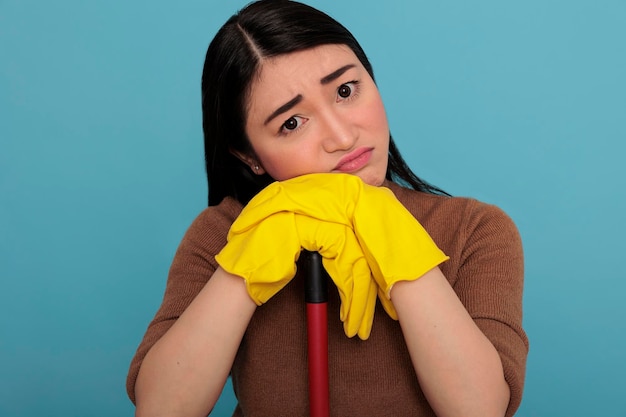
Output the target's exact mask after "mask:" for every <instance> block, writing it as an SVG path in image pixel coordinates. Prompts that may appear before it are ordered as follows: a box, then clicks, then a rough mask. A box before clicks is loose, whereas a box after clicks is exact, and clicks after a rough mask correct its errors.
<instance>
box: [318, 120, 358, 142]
mask: <svg viewBox="0 0 626 417" xmlns="http://www.w3.org/2000/svg"><path fill="white" fill-rule="evenodd" d="M322 124H323V129H324V131H323V135H324V136H323V137H324V141H323V146H324V150H326V151H327V152H334V151H338V150H346V149H350V148H352V147H353V146H354V144H355V142H356V140H357V139H358V130H357V128H356V126H354V124H353V123H352V122H351V121H350V119H349V118H348V117H347V115H345V114H342V113H341V112H337V111H329V112H328V113H326V114H324V115H323V117H322Z"/></svg>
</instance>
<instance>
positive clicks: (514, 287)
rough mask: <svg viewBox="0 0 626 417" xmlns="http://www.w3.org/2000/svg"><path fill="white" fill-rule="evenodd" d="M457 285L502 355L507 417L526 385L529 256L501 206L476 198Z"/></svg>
mask: <svg viewBox="0 0 626 417" xmlns="http://www.w3.org/2000/svg"><path fill="white" fill-rule="evenodd" d="M474 203H475V204H469V205H468V207H467V209H468V210H470V213H467V214H468V216H467V217H466V219H467V223H466V227H465V228H464V230H463V229H462V230H460V232H461V233H466V236H465V239H461V240H465V245H464V247H463V249H462V252H461V254H460V255H461V256H460V260H459V270H458V275H457V280H456V282H455V283H454V289H455V291H456V292H457V294H458V295H459V298H460V299H461V302H462V303H463V305H464V306H465V308H466V309H467V311H468V312H469V314H470V315H471V316H472V318H473V319H474V321H475V322H476V324H477V325H478V327H479V328H480V329H481V330H482V332H483V333H484V334H485V335H486V336H487V337H488V338H489V340H490V341H491V342H492V343H493V345H494V346H495V348H496V350H497V351H498V353H499V355H500V358H501V360H502V366H503V369H504V377H505V379H506V381H507V383H508V384H509V387H510V392H511V398H510V401H509V407H508V409H507V413H506V416H512V415H513V414H515V412H516V411H517V409H518V407H519V405H520V402H521V399H522V391H523V387H524V378H525V370H526V357H527V354H528V339H527V336H526V333H525V332H524V330H523V328H522V293H523V285H524V259H523V251H522V242H521V238H520V235H519V233H518V230H517V228H516V226H515V224H514V223H513V221H512V220H511V219H510V218H509V217H508V216H507V215H506V214H505V213H504V212H503V211H502V210H500V209H499V208H497V207H495V206H491V205H486V204H482V203H478V202H476V201H474Z"/></svg>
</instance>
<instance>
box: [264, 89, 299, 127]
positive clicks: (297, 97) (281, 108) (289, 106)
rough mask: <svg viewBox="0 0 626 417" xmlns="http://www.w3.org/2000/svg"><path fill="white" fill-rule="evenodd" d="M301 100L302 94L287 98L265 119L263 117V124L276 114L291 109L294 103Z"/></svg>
mask: <svg viewBox="0 0 626 417" xmlns="http://www.w3.org/2000/svg"><path fill="white" fill-rule="evenodd" d="M301 101H302V94H298V95H297V96H295V97H294V98H292V99H291V100H289V101H288V102H286V103H285V104H283V105H282V106H280V107H279V108H277V109H276V110H274V111H273V112H272V114H270V115H269V116H268V117H267V119H265V122H264V123H263V125H267V124H268V123H269V122H271V121H272V120H273V119H274V118H276V116H278V115H280V114H282V113H285V112H286V111H289V110H291V109H292V108H293V107H294V106H295V105H296V104H298V103H300V102H301Z"/></svg>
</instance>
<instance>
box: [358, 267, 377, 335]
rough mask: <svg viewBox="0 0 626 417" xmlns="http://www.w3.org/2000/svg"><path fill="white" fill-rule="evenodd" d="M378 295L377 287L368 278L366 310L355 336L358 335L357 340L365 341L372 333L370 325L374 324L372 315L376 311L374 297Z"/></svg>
mask: <svg viewBox="0 0 626 417" xmlns="http://www.w3.org/2000/svg"><path fill="white" fill-rule="evenodd" d="M377 293H378V285H377V284H376V282H375V281H374V279H372V278H371V277H370V290H369V292H368V295H367V300H366V308H365V312H364V314H363V318H362V319H361V326H360V327H359V330H358V332H357V334H358V335H359V339H361V340H367V339H368V338H369V337H370V333H371V332H372V325H373V324H374V313H375V310H376V295H377Z"/></svg>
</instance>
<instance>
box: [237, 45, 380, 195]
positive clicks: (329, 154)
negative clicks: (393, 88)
mask: <svg viewBox="0 0 626 417" xmlns="http://www.w3.org/2000/svg"><path fill="white" fill-rule="evenodd" d="M245 129H246V134H247V135H248V138H249V139H250V143H251V145H252V148H253V149H254V152H255V155H252V156H251V155H243V154H239V153H237V156H238V157H239V158H241V159H242V160H243V161H244V162H246V163H247V164H248V165H250V167H251V168H252V169H253V171H254V172H256V173H258V174H262V173H264V172H267V173H268V174H269V175H270V176H271V177H272V178H274V179H276V180H286V179H289V178H293V177H296V176H299V175H304V174H310V173H324V172H345V173H350V174H354V175H358V176H359V177H360V178H361V179H362V180H363V181H364V182H366V183H368V184H371V185H380V184H382V182H383V181H384V179H385V174H386V171H387V160H388V156H387V153H388V149H389V126H388V123H387V117H386V114H385V109H384V107H383V103H382V100H381V97H380V94H379V93H378V88H377V87H376V85H375V84H374V81H373V80H372V78H371V77H370V75H369V74H368V72H367V71H366V70H365V68H364V67H363V65H362V64H361V63H360V61H359V60H358V58H357V57H356V55H354V53H353V52H352V50H351V49H350V48H348V47H347V46H344V45H323V46H319V47H315V48H312V49H308V50H304V51H299V52H294V53H290V54H286V55H281V56H278V57H275V58H271V59H267V60H265V61H263V64H262V66H261V68H260V72H259V74H258V77H257V78H255V79H254V81H253V82H252V85H251V89H250V95H249V100H248V113H247V121H246V126H245ZM255 165H258V166H259V169H258V170H256V169H255V168H256V167H255Z"/></svg>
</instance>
